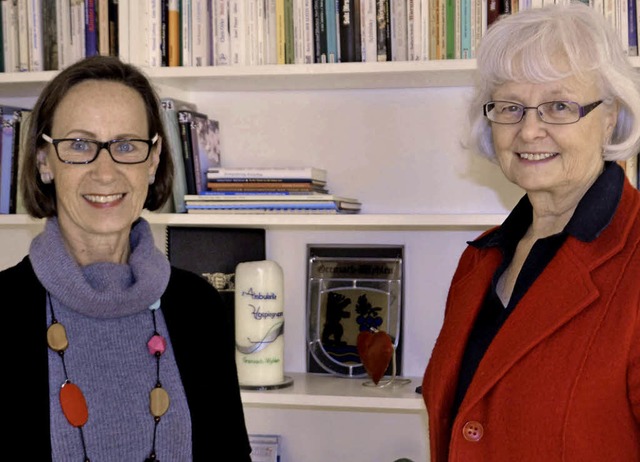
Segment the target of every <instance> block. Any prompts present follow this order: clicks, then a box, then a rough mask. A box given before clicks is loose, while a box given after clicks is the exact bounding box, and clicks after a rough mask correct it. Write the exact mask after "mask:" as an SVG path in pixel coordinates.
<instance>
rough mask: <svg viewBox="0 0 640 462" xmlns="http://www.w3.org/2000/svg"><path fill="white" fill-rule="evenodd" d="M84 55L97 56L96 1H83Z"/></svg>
mask: <svg viewBox="0 0 640 462" xmlns="http://www.w3.org/2000/svg"><path fill="white" fill-rule="evenodd" d="M84 53H85V56H87V57H88V56H95V55H97V54H98V29H97V25H96V0H85V4H84Z"/></svg>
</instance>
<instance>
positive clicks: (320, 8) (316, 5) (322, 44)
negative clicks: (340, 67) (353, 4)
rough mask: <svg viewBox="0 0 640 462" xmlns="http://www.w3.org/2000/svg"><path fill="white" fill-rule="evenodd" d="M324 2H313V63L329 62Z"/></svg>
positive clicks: (320, 0)
mask: <svg viewBox="0 0 640 462" xmlns="http://www.w3.org/2000/svg"><path fill="white" fill-rule="evenodd" d="M324 8H325V4H324V0H313V52H314V57H313V61H314V62H315V63H326V62H327V23H326V16H325V11H324Z"/></svg>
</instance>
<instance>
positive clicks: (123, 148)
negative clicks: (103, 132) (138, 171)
mask: <svg viewBox="0 0 640 462" xmlns="http://www.w3.org/2000/svg"><path fill="white" fill-rule="evenodd" d="M42 139H44V140H45V141H46V142H48V143H51V144H52V145H53V147H54V148H55V150H56V155H57V156H58V159H60V161H61V162H64V163H65V164H90V163H91V162H93V161H94V160H96V159H97V158H98V155H99V154H100V151H102V150H103V149H106V150H107V152H108V153H109V155H110V156H111V159H113V161H114V162H116V163H118V164H141V163H142V162H145V161H146V160H147V159H148V158H149V153H150V152H151V147H152V146H153V145H154V144H155V143H156V141H158V134H157V133H156V134H155V135H154V137H153V138H151V139H150V140H142V139H135V138H133V139H121V140H111V141H97V140H90V139H86V138H58V139H53V138H51V137H50V136H48V135H45V134H44V133H43V134H42Z"/></svg>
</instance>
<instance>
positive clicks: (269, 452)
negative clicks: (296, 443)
mask: <svg viewBox="0 0 640 462" xmlns="http://www.w3.org/2000/svg"><path fill="white" fill-rule="evenodd" d="M249 444H250V445H251V462H280V435H261V434H250V435H249Z"/></svg>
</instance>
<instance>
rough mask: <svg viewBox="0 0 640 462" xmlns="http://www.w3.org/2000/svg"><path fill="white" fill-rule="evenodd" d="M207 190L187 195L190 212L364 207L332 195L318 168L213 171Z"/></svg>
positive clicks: (322, 210) (315, 210) (351, 210)
mask: <svg viewBox="0 0 640 462" xmlns="http://www.w3.org/2000/svg"><path fill="white" fill-rule="evenodd" d="M207 178H208V181H207V190H206V191H204V192H202V193H200V194H195V195H190V194H188V195H186V196H185V206H186V209H187V213H358V212H360V210H361V206H362V204H361V203H360V201H358V200H357V199H354V198H350V197H344V196H338V195H335V194H330V193H329V190H328V187H327V171H326V170H324V169H321V168H317V167H266V168H260V167H248V168H211V169H209V171H208V172H207Z"/></svg>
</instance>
